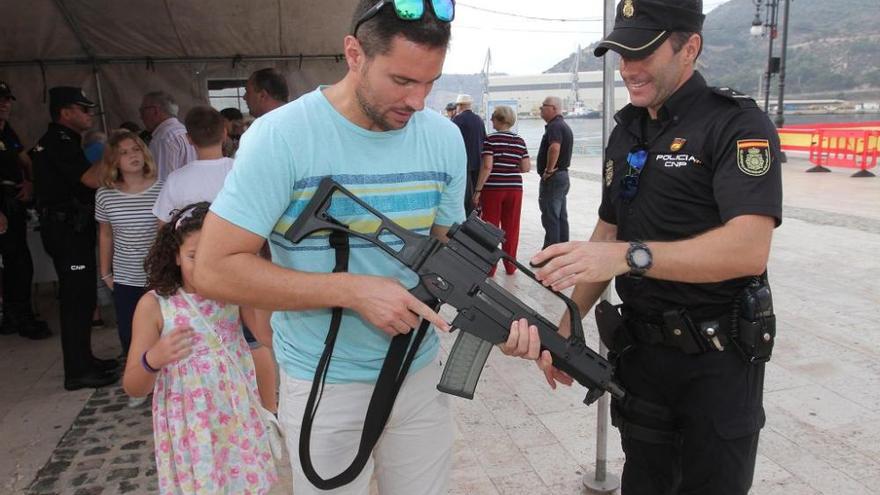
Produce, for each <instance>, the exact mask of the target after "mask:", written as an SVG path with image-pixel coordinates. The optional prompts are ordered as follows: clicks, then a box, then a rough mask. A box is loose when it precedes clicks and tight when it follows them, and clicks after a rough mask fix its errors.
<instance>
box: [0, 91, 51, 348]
mask: <svg viewBox="0 0 880 495" xmlns="http://www.w3.org/2000/svg"><path fill="white" fill-rule="evenodd" d="M13 101H15V96H14V95H13V94H12V90H11V89H10V88H9V85H8V84H6V83H5V82H3V81H0V213H3V215H4V216H5V217H6V220H7V224H6V228H5V229H3V230H2V231H0V255H2V256H3V324H2V326H0V334H4V335H8V334H12V333H18V334H19V335H21V336H22V337H27V338H30V339H34V340H37V339H45V338H47V337H49V336H50V335H52V334H51V332H50V331H49V327H48V325H46V322H44V321H40V320H37V319H36V318H35V317H34V311H33V305H32V303H31V285H32V284H33V278H34V264H33V260H32V259H31V252H30V250H29V249H28V245H27V220H28V215H27V208H28V205H29V204H30V201H31V196H32V194H33V186H32V184H31V180H30V179H31V166H30V165H31V160H30V158H29V157H28V155H27V152H26V151H25V149H24V146H23V145H22V143H21V140H20V139H19V138H18V134H16V133H15V130H14V129H13V128H12V125H11V124H10V123H9V115H10V113H11V112H12V102H13Z"/></svg>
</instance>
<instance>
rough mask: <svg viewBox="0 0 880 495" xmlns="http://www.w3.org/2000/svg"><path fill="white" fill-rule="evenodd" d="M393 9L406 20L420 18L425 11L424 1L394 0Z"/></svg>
mask: <svg viewBox="0 0 880 495" xmlns="http://www.w3.org/2000/svg"><path fill="white" fill-rule="evenodd" d="M394 11H395V12H396V13H397V17H399V18H401V19H404V20H407V21H414V20H416V19H421V18H422V15H424V13H425V1H424V0H394Z"/></svg>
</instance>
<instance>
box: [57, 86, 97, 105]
mask: <svg viewBox="0 0 880 495" xmlns="http://www.w3.org/2000/svg"><path fill="white" fill-rule="evenodd" d="M68 105H82V106H84V107H90V108H91V107H96V106H97V105H95V103H94V102H93V101H92V100H90V99H88V98H86V94H85V92H84V91H83V90H82V89H81V88H75V87H73V86H55V87H54V88H50V89H49V106H50V107H52V108H63V107H66V106H68Z"/></svg>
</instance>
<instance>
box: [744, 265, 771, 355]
mask: <svg viewBox="0 0 880 495" xmlns="http://www.w3.org/2000/svg"><path fill="white" fill-rule="evenodd" d="M734 316H735V323H736V324H735V326H734V328H735V329H736V332H737V334H736V338H735V339H734V341H735V342H736V346H737V348H738V349H739V351H740V353H741V354H742V356H743V359H745V360H746V361H748V362H753V363H754V362H758V363H763V362H767V361H769V360H770V356H771V355H772V354H773V345H774V344H775V342H776V315H775V314H774V313H773V297H772V294H771V292H770V284H769V283H768V282H767V279H766V277H763V276H762V277H756V278H755V279H754V280H752V281H751V282H750V283H749V285H747V286H746V288H745V289H743V292H742V294H741V295H740V298H739V301H738V305H737V306H735V308H734Z"/></svg>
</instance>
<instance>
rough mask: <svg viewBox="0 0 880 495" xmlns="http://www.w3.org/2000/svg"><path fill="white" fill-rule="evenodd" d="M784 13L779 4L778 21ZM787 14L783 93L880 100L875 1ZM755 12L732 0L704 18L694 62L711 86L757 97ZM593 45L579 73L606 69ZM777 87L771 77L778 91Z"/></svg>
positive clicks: (823, 0)
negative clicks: (700, 45) (700, 48)
mask: <svg viewBox="0 0 880 495" xmlns="http://www.w3.org/2000/svg"><path fill="white" fill-rule="evenodd" d="M764 3H765V4H766V0H765V1H764ZM780 3H784V0H780ZM782 12H783V6H782V5H780V8H779V18H780V22H779V23H780V25H781V24H782ZM789 15H790V22H789V24H790V27H789V30H788V50H787V54H786V70H785V73H786V74H785V93H786V96H791V97H797V96H800V97H811V98H840V99H846V98H847V97H848V99H862V98H877V97H880V22H878V17H877V0H843V1H829V0H790V14H789ZM754 17H755V5H754V3H753V1H752V0H730V1H728V2H726V3H724V4H722V5H720V6H718V7H717V8H715V9H714V10H712V11H711V12H710V13H709V14H708V15H707V16H706V21H705V23H704V26H703V38H704V47H703V53H702V54H701V55H700V58H699V59H697V66H698V69H699V70H700V72H702V73H703V75H705V76H706V79H707V80H708V81H709V82H710V84H712V85H717V86H729V87H732V88H736V89H738V90H740V91H743V92H746V93H750V94H752V95H756V94H758V84H759V82H760V80H761V75H762V74H763V73H764V69H765V67H766V64H767V39H768V38H767V37H766V36H765V37H762V38H752V37H751V36H750V35H749V28H750V27H751V23H752V19H754ZM762 18H763V16H762ZM780 27H781V26H780ZM781 44H782V32H781V30H780V31H779V36H778V37H777V38H776V39H775V40H774V55H775V56H779V55H780V53H781V51H780V48H781ZM594 46H595V44H594V45H591V46H590V47H587V48H586V49H584V50H583V51H582V52H581V53H580V57H581V59H580V70H582V71H584V70H600V69H601V59H598V58H596V57H594V56H593V48H594ZM573 63H574V54H572V55H571V56H569V57H568V58H566V59H564V60H561V61H560V62H559V63H557V64H556V65H554V66H553V67H551V68H550V69H548V70H547V72H569V71H571V68H572V65H573ZM776 84H777V79H776V78H775V77H774V80H773V83H772V92H773V93H775V92H776Z"/></svg>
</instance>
